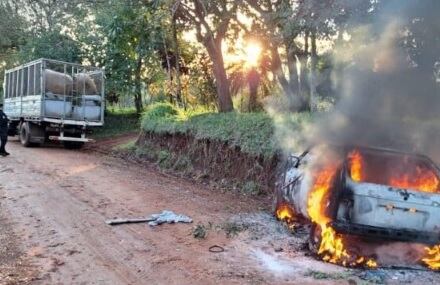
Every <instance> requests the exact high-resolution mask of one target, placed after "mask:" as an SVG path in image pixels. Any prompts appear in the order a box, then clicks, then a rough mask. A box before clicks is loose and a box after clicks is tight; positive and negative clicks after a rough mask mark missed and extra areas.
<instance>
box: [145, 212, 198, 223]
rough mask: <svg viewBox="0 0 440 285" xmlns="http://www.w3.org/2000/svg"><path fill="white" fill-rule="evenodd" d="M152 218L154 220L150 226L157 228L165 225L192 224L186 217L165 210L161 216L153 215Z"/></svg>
mask: <svg viewBox="0 0 440 285" xmlns="http://www.w3.org/2000/svg"><path fill="white" fill-rule="evenodd" d="M151 218H153V219H154V220H153V221H151V222H149V223H148V225H150V226H157V225H161V224H163V223H167V224H173V223H192V219H191V218H190V217H188V216H185V215H178V214H175V213H174V212H173V211H168V210H164V211H162V213H160V214H153V215H151Z"/></svg>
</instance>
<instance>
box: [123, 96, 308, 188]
mask: <svg viewBox="0 0 440 285" xmlns="http://www.w3.org/2000/svg"><path fill="white" fill-rule="evenodd" d="M309 118H310V116H309V115H307V114H300V115H297V116H295V117H293V119H292V118H290V119H286V118H281V119H280V118H277V119H276V120H273V119H272V118H271V117H270V116H269V115H268V114H267V113H263V112H261V113H210V112H204V111H183V110H180V109H176V108H175V107H173V106H172V105H170V104H167V103H156V104H153V105H151V106H149V107H148V108H147V110H146V112H145V113H144V115H143V117H142V122H141V130H142V136H141V138H140V140H139V142H138V145H136V146H135V145H134V144H129V145H126V146H125V147H124V148H125V149H129V150H130V151H133V152H135V153H136V155H137V156H138V157H141V158H146V159H149V160H150V161H155V162H157V163H158V164H159V165H160V166H161V167H162V168H167V169H172V170H175V171H179V172H183V173H184V174H188V175H191V176H193V177H196V178H201V179H207V180H209V181H215V182H216V183H217V184H221V185H222V186H226V187H228V188H236V189H240V190H242V191H244V192H249V193H252V194H256V193H261V192H266V191H268V190H269V189H271V188H272V187H273V184H274V182H275V179H276V173H275V171H276V166H277V163H278V160H279V154H280V151H279V149H280V147H279V143H278V142H279V140H278V139H277V138H278V130H277V129H278V128H275V127H274V121H275V122H280V121H283V124H288V125H290V126H292V128H297V129H300V127H301V125H302V124H303V123H304V122H306V121H309ZM284 127H285V126H284Z"/></svg>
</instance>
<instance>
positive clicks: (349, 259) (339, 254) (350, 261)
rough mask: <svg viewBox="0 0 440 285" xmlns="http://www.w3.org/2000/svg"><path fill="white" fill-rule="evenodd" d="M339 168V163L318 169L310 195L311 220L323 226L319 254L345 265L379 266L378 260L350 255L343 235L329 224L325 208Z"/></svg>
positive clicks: (331, 261)
mask: <svg viewBox="0 0 440 285" xmlns="http://www.w3.org/2000/svg"><path fill="white" fill-rule="evenodd" d="M338 168H339V166H338V165H330V166H327V167H325V168H323V169H322V170H320V171H318V172H317V175H316V177H315V179H314V184H313V188H312V190H311V192H310V194H309V197H308V205H307V206H308V207H307V210H308V214H309V216H310V218H311V220H312V221H313V222H315V223H317V224H318V225H319V226H320V228H321V244H320V246H319V249H318V255H319V256H321V258H322V259H323V260H324V261H327V262H330V263H335V264H341V265H343V266H367V267H377V263H376V261H374V260H373V259H371V258H365V257H362V256H361V257H354V256H352V255H350V254H349V253H348V251H347V249H346V247H345V245H344V240H343V236H342V235H339V234H337V233H336V231H335V230H334V229H333V228H332V227H330V226H329V225H328V224H329V223H330V222H331V219H330V218H329V217H328V216H327V215H326V209H325V208H326V206H327V204H328V201H329V194H330V190H331V186H332V184H333V180H334V178H335V177H336V174H337V170H338Z"/></svg>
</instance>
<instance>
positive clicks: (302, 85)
mask: <svg viewBox="0 0 440 285" xmlns="http://www.w3.org/2000/svg"><path fill="white" fill-rule="evenodd" d="M309 35H310V33H309V32H308V31H306V33H305V36H304V50H303V51H302V52H301V54H300V56H299V61H300V63H301V73H300V77H299V88H298V89H299V92H300V94H299V95H300V97H301V104H300V108H299V111H306V110H308V109H309V106H310V104H309V103H308V102H309V97H310V87H309V82H308V80H307V74H308V72H307V59H308V53H309Z"/></svg>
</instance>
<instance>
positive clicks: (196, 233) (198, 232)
mask: <svg viewBox="0 0 440 285" xmlns="http://www.w3.org/2000/svg"><path fill="white" fill-rule="evenodd" d="M207 231H208V229H207V228H206V226H205V225H202V224H198V225H197V226H196V227H195V228H194V229H193V231H192V235H193V237H194V238H196V239H205V238H206V235H207V234H208V232H207Z"/></svg>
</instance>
